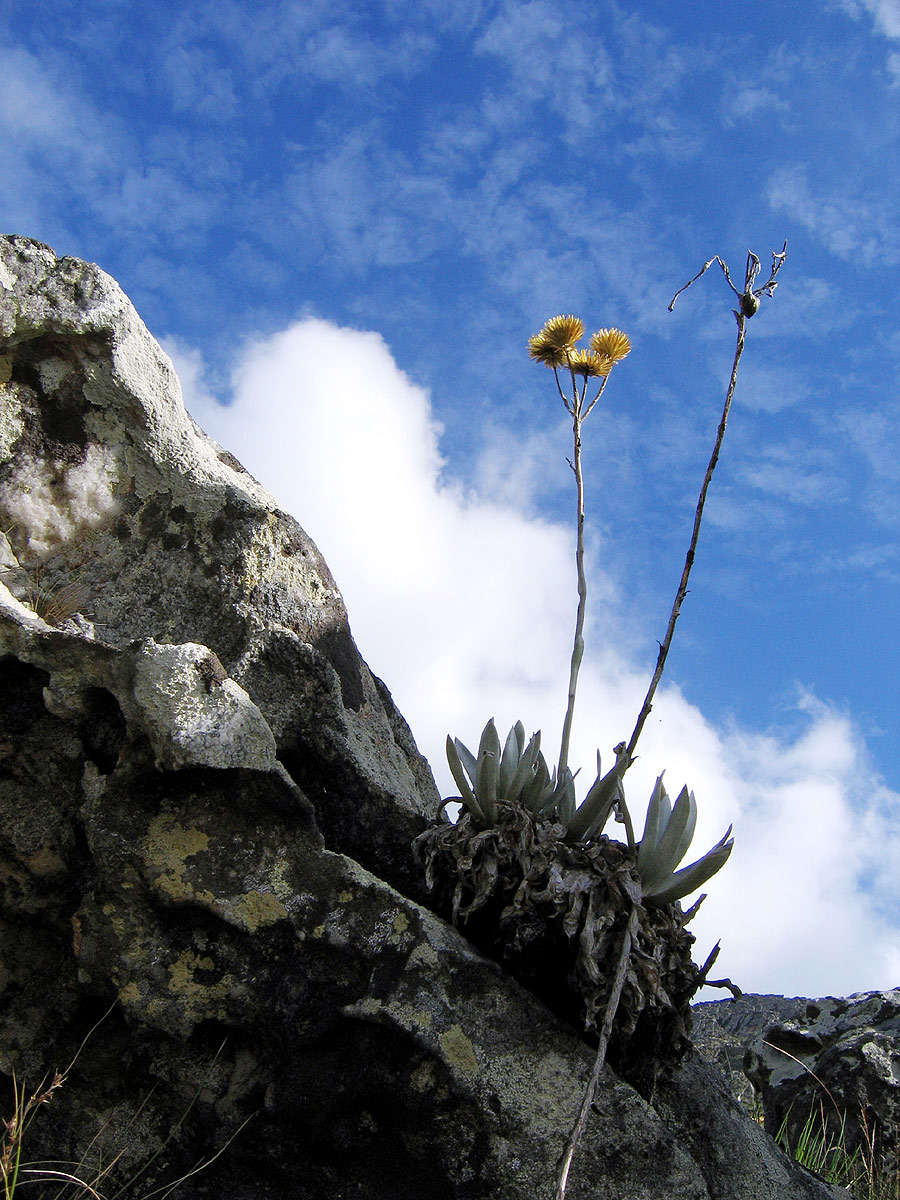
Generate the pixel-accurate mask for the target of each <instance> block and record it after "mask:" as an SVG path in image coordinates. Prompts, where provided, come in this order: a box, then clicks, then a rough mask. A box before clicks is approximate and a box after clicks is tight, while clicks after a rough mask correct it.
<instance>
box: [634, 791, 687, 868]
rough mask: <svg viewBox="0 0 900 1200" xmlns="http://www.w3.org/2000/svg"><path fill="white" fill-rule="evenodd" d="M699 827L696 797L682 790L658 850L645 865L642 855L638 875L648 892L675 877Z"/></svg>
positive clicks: (653, 852)
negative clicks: (661, 882)
mask: <svg viewBox="0 0 900 1200" xmlns="http://www.w3.org/2000/svg"><path fill="white" fill-rule="evenodd" d="M696 823H697V805H696V803H695V801H694V797H693V796H692V795H690V793H689V792H688V790H687V788H682V789H681V791H680V793H679V795H678V799H677V800H676V801H675V807H674V808H673V809H672V813H671V815H670V817H669V820H668V822H667V824H666V827H665V829H663V830H662V832H661V834H660V837H659V840H658V841H657V843H656V846H655V848H654V849H653V850H651V851H650V852H649V853H648V854H646V855H645V856H644V860H643V861H642V860H641V856H640V852H639V853H638V873H639V874H640V877H641V882H642V883H643V885H644V887H645V889H646V888H652V887H653V886H654V885H655V884H657V883H659V882H660V881H661V880H663V879H666V878H668V876H670V875H671V874H672V872H673V871H674V870H675V868H676V867H677V866H678V864H679V863H680V862H681V860H682V858H684V856H685V854H686V853H687V849H688V846H690V844H691V842H690V839H691V837H693V834H694V826H695V825H696ZM685 833H688V835H689V836H688V839H687V841H685V839H684V835H685ZM682 847H683V848H682Z"/></svg>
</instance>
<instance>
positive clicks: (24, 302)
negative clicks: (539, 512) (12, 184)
mask: <svg viewBox="0 0 900 1200" xmlns="http://www.w3.org/2000/svg"><path fill="white" fill-rule="evenodd" d="M0 389H2V390H0V526H2V527H3V528H5V529H6V531H7V533H6V537H5V539H2V540H0V553H2V554H3V556H4V559H3V561H4V562H5V566H6V570H5V571H4V574H3V575H2V577H0V578H2V579H3V580H4V581H5V582H4V583H3V584H0V899H2V908H0V1072H2V1073H3V1074H4V1075H6V1076H7V1077H9V1076H11V1074H12V1072H13V1071H15V1072H16V1073H17V1075H18V1077H19V1078H21V1077H22V1076H23V1075H24V1076H27V1078H28V1079H29V1080H31V1081H35V1080H36V1079H37V1078H38V1077H39V1075H40V1073H42V1072H43V1071H44V1070H47V1069H49V1068H51V1067H53V1066H60V1067H63V1066H65V1065H66V1064H68V1063H69V1062H70V1061H72V1060H73V1059H74V1060H75V1061H74V1064H73V1065H72V1066H71V1068H70V1069H69V1071H68V1074H67V1077H66V1079H65V1082H64V1084H63V1086H62V1087H61V1088H60V1089H59V1090H58V1091H57V1092H56V1094H55V1095H54V1097H53V1100H52V1102H51V1103H50V1104H49V1105H47V1106H45V1107H42V1108H41V1109H40V1110H39V1112H38V1114H37V1116H36V1118H35V1120H34V1121H33V1123H32V1125H31V1126H30V1128H29V1142H28V1145H27V1146H26V1157H28V1158H31V1159H37V1158H47V1159H51V1158H52V1159H55V1160H59V1159H64V1160H69V1161H71V1162H74V1163H79V1162H80V1164H81V1165H80V1166H79V1167H78V1171H79V1173H80V1174H81V1175H83V1176H86V1177H88V1178H90V1177H91V1176H92V1175H93V1174H94V1173H95V1172H96V1171H97V1170H100V1169H101V1167H102V1164H110V1163H112V1161H113V1158H114V1156H115V1155H120V1156H121V1157H119V1158H118V1159H117V1160H116V1161H115V1162H114V1163H113V1165H112V1167H111V1170H110V1174H109V1175H108V1176H106V1177H105V1178H104V1180H103V1181H102V1183H101V1190H104V1191H106V1192H109V1193H112V1192H115V1191H117V1189H118V1188H124V1193H123V1194H127V1195H128V1196H141V1195H147V1194H149V1193H151V1192H152V1191H153V1189H154V1188H157V1187H161V1186H162V1185H164V1184H165V1183H167V1182H168V1181H171V1180H173V1179H175V1178H178V1177H179V1176H181V1175H188V1173H189V1172H192V1170H193V1168H194V1166H195V1164H197V1163H198V1161H199V1162H207V1165H206V1166H205V1167H204V1169H202V1170H200V1171H199V1172H196V1173H192V1174H190V1175H189V1177H188V1178H187V1179H186V1181H185V1182H184V1183H183V1184H182V1185H181V1186H180V1187H179V1188H178V1189H177V1191H175V1192H174V1193H173V1195H175V1196H181V1197H189V1198H191V1200H206V1198H210V1200H211V1198H212V1197H216V1198H217V1200H319V1198H321V1197H326V1196H327V1197H334V1198H335V1200H338V1198H341V1197H343V1198H345V1200H351V1198H352V1200H404V1198H407V1197H408V1198H409V1200H413V1198H415V1200H477V1198H485V1200H486V1198H489V1197H497V1198H499V1197H503V1198H504V1200H516V1198H522V1200H525V1197H528V1198H529V1200H531V1198H533V1197H535V1196H541V1195H550V1194H552V1190H553V1179H554V1172H555V1164H556V1161H557V1159H558V1157H559V1155H560V1153H561V1151H562V1149H563V1146H564V1142H565V1138H566V1136H567V1132H568V1129H569V1127H570V1124H571V1121H572V1119H573V1116H574V1114H575V1112H576V1111H577V1108H578V1104H579V1101H580V1098H581V1093H582V1090H583V1087H584V1084H585V1081H586V1079H587V1077H588V1074H589V1072H590V1067H591V1062H592V1058H593V1052H592V1049H591V1047H590V1046H589V1045H588V1044H586V1042H585V1041H584V1040H583V1039H582V1038H581V1037H580V1036H579V1033H578V1031H577V1030H574V1029H572V1028H569V1027H567V1026H565V1025H564V1024H562V1023H561V1022H560V1021H559V1020H558V1019H556V1018H555V1017H554V1016H553V1015H552V1014H551V1013H550V1012H548V1010H547V1009H546V1008H545V1007H544V1006H543V1005H542V1004H541V1003H540V1002H539V1001H538V1000H536V999H535V998H534V997H533V996H532V995H530V994H529V993H528V992H526V991H525V990H524V989H523V988H521V987H520V986H519V985H518V984H516V983H515V982H514V981H512V980H511V979H509V978H508V977H506V976H505V975H504V974H503V972H502V971H501V970H500V968H499V967H498V966H497V965H496V964H494V963H492V962H490V961H488V960H487V959H485V958H483V957H482V956H480V955H479V954H478V953H477V952H476V951H475V950H474V949H473V948H472V947H471V946H470V944H469V943H468V942H467V941H466V940H465V939H464V938H463V937H462V936H461V935H460V934H459V933H458V932H456V931H455V930H454V929H452V928H451V927H450V926H448V925H447V924H445V923H444V922H443V921H442V920H440V919H439V918H438V917H436V916H435V915H434V914H433V913H431V912H430V911H429V910H428V909H427V908H425V907H423V906H422V905H421V904H420V903H417V899H416V897H417V896H419V895H421V892H420V890H419V889H420V887H421V885H420V884H419V883H418V880H417V877H416V875H415V872H414V868H413V865H412V855H411V851H410V845H409V843H410V839H411V837H412V836H413V834H414V833H415V832H417V831H418V829H420V828H421V827H422V824H423V823H424V821H425V820H426V819H427V817H428V816H429V815H430V814H431V813H433V812H434V810H435V799H436V797H435V792H434V786H433V783H432V782H431V779H430V775H429V772H428V769H427V766H426V765H425V763H424V762H423V760H422V759H421V758H420V757H419V755H418V753H417V751H416V749H415V746H414V745H413V742H412V739H411V737H410V735H409V731H408V729H407V727H406V725H405V723H404V722H403V719H402V718H401V717H400V716H399V714H398V713H397V712H396V710H395V709H394V707H393V705H392V703H391V701H390V697H389V695H388V693H387V690H386V689H385V688H384V686H383V685H381V684H380V683H379V682H378V681H377V680H375V679H374V678H373V677H372V676H371V675H370V673H369V672H368V670H367V668H366V666H365V663H364V662H363V661H362V660H361V658H360V657H359V655H358V653H357V651H356V648H355V646H354V644H353V641H352V638H351V636H350V632H349V627H348V623H347V616H346V613H345V611H344V607H343V604H342V602H341V600H340V597H339V595H338V593H337V591H336V589H335V587H334V583H333V581H332V580H331V577H330V575H329V573H328V570H327V568H326V566H325V564H324V563H323V562H322V560H321V558H320V557H319V555H318V553H317V552H316V550H315V547H314V546H313V545H312V543H311V542H310V541H309V539H308V538H307V537H306V536H305V534H304V533H303V531H302V530H301V529H300V528H299V526H297V525H296V523H295V522H294V521H293V520H292V519H291V518H290V517H288V516H287V515H286V514H284V513H282V512H281V511H280V510H279V509H278V507H277V505H276V504H275V502H274V501H273V500H272V498H271V497H269V496H268V495H267V494H266V493H265V491H264V490H263V489H262V488H261V487H260V486H259V485H258V484H257V483H256V482H255V481H254V480H253V479H251V478H250V476H248V475H247V473H246V472H245V471H243V469H242V468H241V467H240V465H239V464H238V463H237V462H236V460H234V459H233V458H232V457H231V456H230V454H228V453H227V452H226V451H224V450H222V449H221V448H219V447H217V446H216V445H215V444H214V443H213V442H211V441H210V440H209V439H208V438H206V437H205V436H204V435H203V434H202V432H201V431H200V430H198V429H197V428H196V426H195V425H194V424H193V423H192V421H191V420H190V418H189V417H188V416H187V414H186V413H185V411H184V409H183V407H182V405H181V401H180V396H179V391H178V385H177V380H176V379H175V377H174V374H173V372H172V369H171V365H170V364H169V363H168V360H166V358H165V356H164V355H163V354H162V353H161V351H160V350H159V348H158V347H157V346H156V344H155V343H154V342H153V340H152V338H151V337H150V335H149V334H148V333H147V331H146V330H145V329H144V327H143V326H142V325H141V323H140V321H139V319H138V317H137V315H136V314H135V313H134V311H133V309H132V308H131V306H130V304H129V303H128V301H127V299H126V298H125V297H124V295H123V294H122V292H121V291H120V289H119V288H118V287H117V285H116V284H115V282H114V281H113V280H111V279H110V278H109V277H108V276H106V275H104V273H103V272H102V271H100V270H99V269H98V268H97V267H94V266H91V265H89V264H86V263H83V262H78V261H75V260H71V259H58V258H57V257H56V256H55V255H54V254H53V252H52V251H51V250H49V249H48V248H47V247H46V246H42V245H40V244H38V243H35V242H31V241H28V240H26V239H22V238H7V239H0ZM42 614H43V615H42ZM98 1022H99V1023H98ZM88 1035H89V1036H88ZM85 1037H87V1040H86V1041H85V1040H84V1039H85ZM2 1082H3V1081H2V1080H0V1083H2ZM6 1083H7V1086H10V1084H11V1080H9V1079H7V1081H6ZM7 1094H8V1092H7ZM220 1152H221V1153H220ZM216 1155H218V1157H214V1156H216ZM210 1159H213V1161H208V1160H210ZM599 1194H602V1195H604V1196H606V1197H609V1200H625V1198H626V1197H627V1198H628V1200H639V1198H640V1200H663V1198H665V1200H709V1198H713V1197H715V1198H721V1200H726V1198H727V1200H761V1198H763V1197H765V1200H781V1198H783V1200H787V1198H788V1197H790V1198H791V1200H794V1198H800V1200H825V1198H826V1197H833V1196H834V1195H836V1193H834V1191H833V1190H832V1189H830V1188H829V1187H827V1186H826V1185H825V1184H823V1183H821V1182H820V1181H818V1180H816V1179H814V1178H813V1177H812V1176H811V1175H809V1174H808V1173H805V1172H803V1171H802V1170H801V1169H799V1168H797V1167H796V1166H795V1164H793V1163H791V1162H789V1161H788V1160H787V1159H786V1158H785V1157H784V1156H783V1155H782V1154H781V1152H780V1151H778V1150H777V1149H776V1148H775V1146H774V1145H773V1143H772V1141H771V1139H770V1138H768V1137H767V1136H766V1134H765V1133H764V1132H763V1131H762V1130H761V1129H760V1128H759V1127H758V1126H757V1125H756V1124H754V1123H753V1122H752V1121H750V1120H748V1119H747V1118H746V1117H745V1116H744V1115H743V1114H742V1113H741V1111H740V1110H739V1108H738V1106H737V1105H736V1104H735V1103H734V1102H733V1101H732V1100H731V1099H730V1097H729V1096H728V1095H727V1093H726V1089H725V1085H724V1082H723V1081H722V1078H721V1077H720V1076H719V1075H717V1074H716V1072H715V1071H714V1069H713V1068H712V1067H710V1066H708V1065H707V1064H705V1063H703V1062H702V1061H700V1060H695V1061H693V1062H689V1063H687V1064H686V1065H685V1066H684V1067H683V1068H682V1069H680V1070H679V1071H678V1072H677V1073H676V1075H675V1078H674V1079H673V1081H672V1082H671V1083H669V1084H666V1085H665V1086H661V1087H660V1089H659V1092H658V1094H656V1095H655V1096H653V1097H652V1102H651V1100H650V1099H647V1098H644V1097H642V1096H640V1095H639V1094H638V1093H637V1092H636V1091H635V1090H634V1089H633V1088H631V1087H630V1086H628V1085H627V1084H626V1083H624V1082H622V1081H621V1080H620V1079H618V1078H617V1077H616V1076H615V1075H614V1074H613V1073H612V1072H609V1071H608V1072H607V1073H606V1075H605V1077H604V1079H603V1080H602V1083H601V1087H600V1089H599V1091H598V1094H597V1101H596V1106H595V1111H594V1113H593V1114H592V1116H591V1118H590V1120H589V1122H588V1126H587V1130H586V1133H585V1137H584V1139H583V1142H582V1144H581V1147H580V1149H579V1153H578V1154H577V1155H576V1158H575V1163H574V1166H573V1170H572V1174H571V1176H570V1182H569V1190H568V1195H569V1197H570V1200H587V1197H593V1196H596V1195H599Z"/></svg>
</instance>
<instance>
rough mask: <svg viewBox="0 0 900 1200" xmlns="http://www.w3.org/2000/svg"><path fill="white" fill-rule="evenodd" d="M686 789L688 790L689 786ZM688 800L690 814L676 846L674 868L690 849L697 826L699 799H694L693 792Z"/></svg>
mask: <svg viewBox="0 0 900 1200" xmlns="http://www.w3.org/2000/svg"><path fill="white" fill-rule="evenodd" d="M684 791H687V788H685V789H684ZM680 798H681V797H679V799H680ZM688 800H689V803H690V816H689V819H688V821H687V823H686V824H685V827H684V830H683V831H682V834H681V840H680V841H679V842H678V843H677V845H676V846H675V851H674V854H673V860H672V867H673V869H674V868H675V867H677V866H678V864H679V863H680V862H681V860H682V859H683V858H684V856H685V855H686V854H687V852H688V850H690V848H691V842H692V841H693V840H694V830H695V829H696V828H697V801H696V800H695V799H694V793H693V792H689V793H688Z"/></svg>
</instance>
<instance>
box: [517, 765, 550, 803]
mask: <svg viewBox="0 0 900 1200" xmlns="http://www.w3.org/2000/svg"><path fill="white" fill-rule="evenodd" d="M552 791H553V784H552V782H551V780H550V772H549V771H548V770H547V763H546V762H545V761H544V756H543V754H539V755H538V760H537V762H536V763H535V770H534V775H533V776H532V778H531V779H530V780H529V781H528V783H526V784H525V787H524V788H523V789H522V803H523V804H524V805H525V807H526V808H528V809H530V810H531V812H534V813H539V812H540V811H541V809H542V808H543V807H544V803H545V801H546V799H547V797H548V795H549V794H550V793H552Z"/></svg>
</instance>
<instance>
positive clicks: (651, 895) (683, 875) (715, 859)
mask: <svg viewBox="0 0 900 1200" xmlns="http://www.w3.org/2000/svg"><path fill="white" fill-rule="evenodd" d="M730 835H731V826H730V825H729V826H728V829H727V830H726V831H725V835H724V836H723V837H722V838H721V839H720V840H719V841H718V842H716V844H715V846H713V848H712V849H711V850H708V851H707V853H706V854H704V855H703V857H702V858H698V859H697V861H696V862H693V863H691V864H690V865H689V866H687V867H682V869H681V870H680V871H676V872H675V874H674V875H671V876H670V877H669V878H668V879H666V880H663V881H662V882H661V883H659V884H657V885H656V887H655V888H651V889H650V891H649V892H646V891H645V892H644V900H645V902H646V903H647V904H669V903H670V902H671V901H673V900H680V899H681V897H682V896H687V895H688V894H689V893H690V892H694V891H696V890H697V888H698V887H701V886H702V885H703V884H704V883H706V881H707V879H709V878H710V877H711V876H713V875H715V873H716V871H719V870H721V868H722V867H723V866H724V865H725V863H726V861H727V860H728V856H729V854H731V850H732V847H733V846H734V840H733V839H732V838H730Z"/></svg>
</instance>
